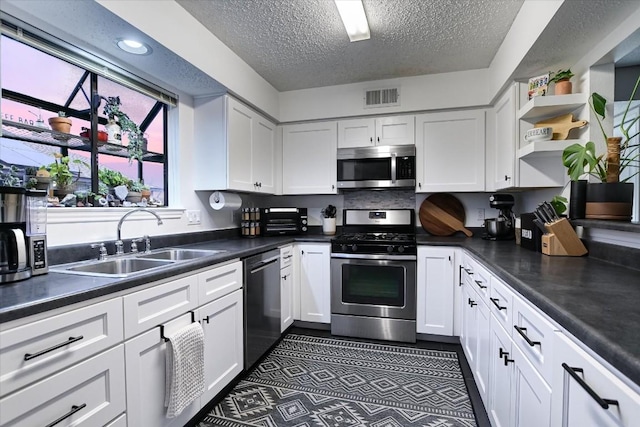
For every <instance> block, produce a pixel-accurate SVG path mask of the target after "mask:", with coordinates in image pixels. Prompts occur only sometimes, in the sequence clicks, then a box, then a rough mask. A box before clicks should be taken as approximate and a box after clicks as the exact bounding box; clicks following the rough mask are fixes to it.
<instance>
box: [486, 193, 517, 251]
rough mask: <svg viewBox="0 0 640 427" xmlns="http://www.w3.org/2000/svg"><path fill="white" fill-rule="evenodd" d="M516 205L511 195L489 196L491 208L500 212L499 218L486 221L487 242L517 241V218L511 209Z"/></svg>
mask: <svg viewBox="0 0 640 427" xmlns="http://www.w3.org/2000/svg"><path fill="white" fill-rule="evenodd" d="M514 204H515V201H514V199H513V196H512V195H511V194H504V193H495V194H492V195H491V196H489V206H491V207H492V208H496V209H498V210H499V211H500V214H499V215H498V217H497V218H487V219H485V220H484V234H483V235H482V238H483V239H485V240H513V239H515V216H514V215H513V212H512V211H511V208H512V207H513V205H514Z"/></svg>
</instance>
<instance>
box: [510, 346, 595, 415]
mask: <svg viewBox="0 0 640 427" xmlns="http://www.w3.org/2000/svg"><path fill="white" fill-rule="evenodd" d="M511 350H512V354H511V359H513V362H512V363H513V365H514V368H513V384H512V386H511V394H512V397H511V399H512V400H511V425H512V426H514V427H548V426H549V425H550V419H551V388H550V387H549V386H548V385H547V383H546V382H545V381H544V380H543V379H542V377H541V376H540V374H538V372H537V371H536V370H535V369H534V367H533V365H531V363H529V361H528V360H527V358H526V357H525V356H524V354H523V353H522V352H521V351H520V349H519V348H518V346H516V345H513V346H512V347H511ZM578 425H580V426H601V425H602V424H589V423H587V424H576V426H578Z"/></svg>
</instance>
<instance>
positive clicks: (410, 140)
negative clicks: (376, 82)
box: [338, 115, 415, 148]
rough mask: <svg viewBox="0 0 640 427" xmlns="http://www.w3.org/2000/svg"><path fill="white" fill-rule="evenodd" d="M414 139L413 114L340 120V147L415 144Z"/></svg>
mask: <svg viewBox="0 0 640 427" xmlns="http://www.w3.org/2000/svg"><path fill="white" fill-rule="evenodd" d="M414 141H415V121H414V116H412V115H409V116H390V117H377V118H363V119H352V120H341V121H339V122H338V148H359V147H373V146H376V145H413V144H414V143H415V142H414Z"/></svg>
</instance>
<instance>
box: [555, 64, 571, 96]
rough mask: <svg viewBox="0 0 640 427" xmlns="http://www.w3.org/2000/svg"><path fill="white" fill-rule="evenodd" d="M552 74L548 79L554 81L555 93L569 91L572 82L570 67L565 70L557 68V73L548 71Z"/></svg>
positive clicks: (564, 93) (559, 93)
mask: <svg viewBox="0 0 640 427" xmlns="http://www.w3.org/2000/svg"><path fill="white" fill-rule="evenodd" d="M549 74H552V75H553V76H552V77H551V78H550V79H549V83H555V85H556V87H555V94H556V95H568V94H570V93H571V90H572V86H573V85H572V84H571V81H570V79H571V77H573V76H574V74H573V73H572V72H571V69H567V70H558V72H557V73H549Z"/></svg>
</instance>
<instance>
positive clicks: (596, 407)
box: [551, 332, 640, 427]
mask: <svg viewBox="0 0 640 427" xmlns="http://www.w3.org/2000/svg"><path fill="white" fill-rule="evenodd" d="M555 335H556V336H555V351H556V353H555V357H554V360H555V362H554V366H553V402H552V418H551V421H552V425H553V426H562V427H582V426H598V427H614V426H615V427H630V426H636V425H638V420H640V394H639V393H638V387H637V386H635V387H632V386H630V385H628V382H629V381H628V380H626V381H623V380H622V379H621V378H622V376H621V374H619V373H617V372H614V371H613V370H612V369H611V368H608V367H606V366H604V365H603V364H602V363H600V362H599V361H597V360H596V359H595V358H594V357H592V356H591V355H590V354H588V353H587V352H586V351H585V350H583V349H582V348H580V346H578V345H577V344H576V343H575V342H574V339H573V337H570V336H567V335H566V334H564V333H559V332H558V333H556V334H555ZM572 374H573V375H575V377H574V376H572ZM589 391H591V392H592V393H593V395H592V394H590V393H589ZM596 397H597V398H598V399H601V401H597V400H596Z"/></svg>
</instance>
